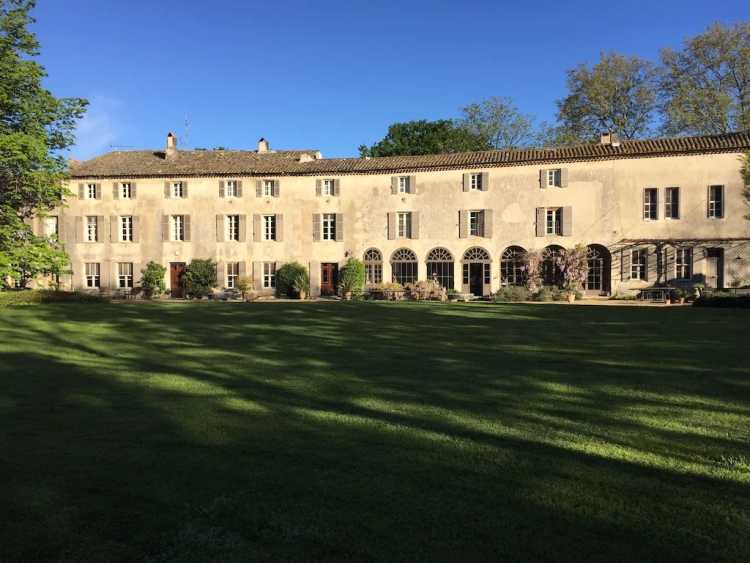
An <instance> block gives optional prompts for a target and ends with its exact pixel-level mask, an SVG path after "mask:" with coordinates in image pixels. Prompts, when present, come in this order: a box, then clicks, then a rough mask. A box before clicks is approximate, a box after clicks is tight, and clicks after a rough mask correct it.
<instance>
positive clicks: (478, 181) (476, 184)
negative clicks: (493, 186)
mask: <svg viewBox="0 0 750 563" xmlns="http://www.w3.org/2000/svg"><path fill="white" fill-rule="evenodd" d="M469 191H471V192H481V191H482V173H481V172H477V173H474V172H472V173H471V174H470V176H469Z"/></svg>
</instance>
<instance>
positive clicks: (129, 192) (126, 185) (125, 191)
mask: <svg viewBox="0 0 750 563" xmlns="http://www.w3.org/2000/svg"><path fill="white" fill-rule="evenodd" d="M131 197H133V186H132V185H131V184H130V182H123V183H122V184H120V199H130V198H131Z"/></svg>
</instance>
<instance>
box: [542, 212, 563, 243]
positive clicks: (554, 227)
mask: <svg viewBox="0 0 750 563" xmlns="http://www.w3.org/2000/svg"><path fill="white" fill-rule="evenodd" d="M545 220H546V223H547V224H546V227H545V230H544V234H546V235H548V236H562V209H561V208H559V207H551V208H550V207H548V208H547V215H546V217H545Z"/></svg>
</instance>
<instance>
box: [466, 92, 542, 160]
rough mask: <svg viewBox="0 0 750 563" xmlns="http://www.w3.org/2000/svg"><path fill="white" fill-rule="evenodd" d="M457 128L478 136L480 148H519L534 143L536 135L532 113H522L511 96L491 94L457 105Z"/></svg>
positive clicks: (537, 139)
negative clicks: (467, 103)
mask: <svg viewBox="0 0 750 563" xmlns="http://www.w3.org/2000/svg"><path fill="white" fill-rule="evenodd" d="M460 111H461V117H460V118H459V119H457V120H456V126H457V127H458V129H460V130H462V131H465V132H466V134H468V135H470V136H472V137H474V138H477V139H479V140H480V141H481V144H482V145H483V148H482V149H478V150H492V149H499V150H505V149H519V148H526V147H531V146H534V145H536V144H537V143H538V141H539V135H538V133H537V132H536V131H535V130H534V121H535V119H536V118H535V117H534V116H533V115H530V114H527V113H521V112H520V111H519V110H518V108H517V107H516V105H515V101H514V100H513V98H510V97H507V96H490V97H488V98H485V99H483V100H482V101H481V102H478V103H476V102H475V103H473V104H469V105H468V106H465V107H462V108H461V109H460Z"/></svg>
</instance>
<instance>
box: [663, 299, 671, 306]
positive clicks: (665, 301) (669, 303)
mask: <svg viewBox="0 0 750 563" xmlns="http://www.w3.org/2000/svg"><path fill="white" fill-rule="evenodd" d="M664 304H665V305H671V304H672V300H671V299H665V300H664Z"/></svg>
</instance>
